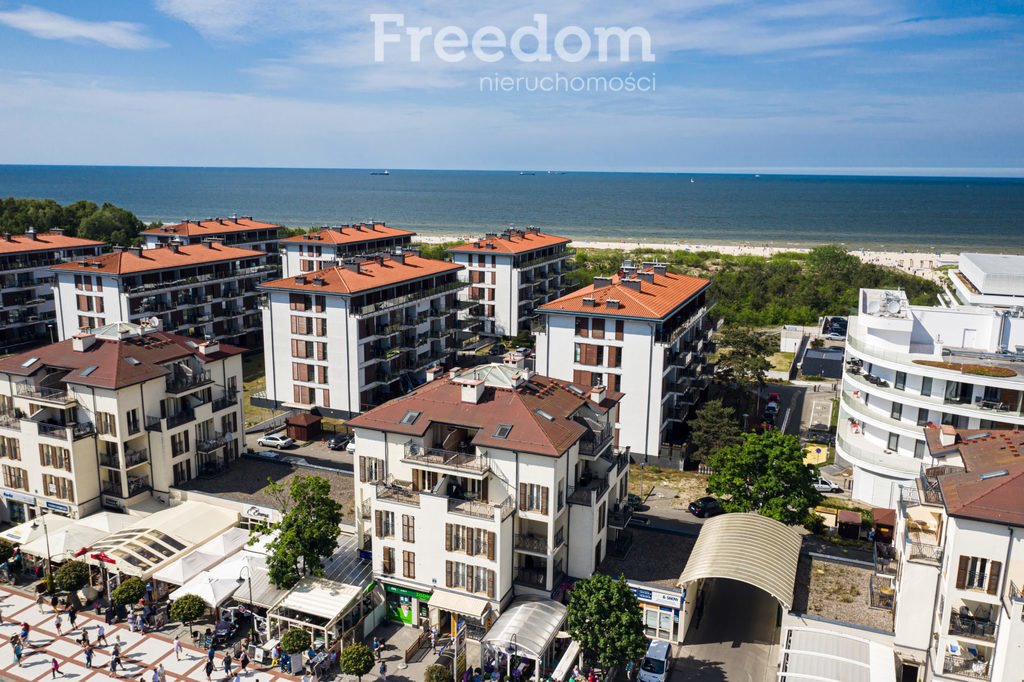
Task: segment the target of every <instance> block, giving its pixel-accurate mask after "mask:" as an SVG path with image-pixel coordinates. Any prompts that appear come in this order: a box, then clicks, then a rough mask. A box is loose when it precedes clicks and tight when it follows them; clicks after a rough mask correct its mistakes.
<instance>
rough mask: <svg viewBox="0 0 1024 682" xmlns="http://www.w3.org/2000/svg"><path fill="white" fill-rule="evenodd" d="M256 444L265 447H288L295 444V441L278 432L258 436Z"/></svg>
mask: <svg viewBox="0 0 1024 682" xmlns="http://www.w3.org/2000/svg"><path fill="white" fill-rule="evenodd" d="M256 445H259V446H261V447H265V448H290V447H291V446H293V445H295V441H294V440H292V439H291V438H289V437H288V436H285V435H282V434H280V433H271V434H269V435H266V436H260V438H259V439H258V440H257V441H256Z"/></svg>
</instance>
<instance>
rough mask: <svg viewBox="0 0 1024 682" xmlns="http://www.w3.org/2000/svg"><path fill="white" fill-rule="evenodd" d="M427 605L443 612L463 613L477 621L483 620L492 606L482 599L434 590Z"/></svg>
mask: <svg viewBox="0 0 1024 682" xmlns="http://www.w3.org/2000/svg"><path fill="white" fill-rule="evenodd" d="M427 604H429V605H430V606H431V607H433V608H438V609H441V610H442V611H451V612H453V613H461V614H462V615H464V616H472V617H473V618H477V619H480V618H483V616H484V614H485V613H487V608H488V607H489V606H490V604H488V603H487V602H486V601H484V600H482V599H475V598H473V597H470V596H469V595H466V594H456V593H455V592H442V591H440V590H434V593H433V594H432V595H430V601H428V602H427Z"/></svg>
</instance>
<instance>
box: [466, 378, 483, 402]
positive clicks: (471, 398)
mask: <svg viewBox="0 0 1024 682" xmlns="http://www.w3.org/2000/svg"><path fill="white" fill-rule="evenodd" d="M460 383H461V384H462V402H464V403H473V404H474V405H476V404H477V403H479V402H480V396H482V395H483V394H484V388H485V387H486V384H484V380H483V379H466V380H464V381H462V382H460Z"/></svg>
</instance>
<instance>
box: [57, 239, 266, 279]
mask: <svg viewBox="0 0 1024 682" xmlns="http://www.w3.org/2000/svg"><path fill="white" fill-rule="evenodd" d="M264 255H266V254H265V253H263V252H262V251H253V250H252V249H242V248H239V247H237V246H225V245H223V244H220V243H217V242H208V243H207V244H184V245H182V246H179V247H177V250H175V249H174V248H172V247H169V246H166V247H159V248H153V249H142V254H141V255H138V254H137V253H136V252H135V251H133V250H126V251H121V252H114V253H105V254H103V255H101V256H90V257H88V258H85V259H83V260H82V261H72V262H69V263H62V264H61V265H54V266H53V267H52V268H51V270H70V271H73V272H83V273H91V274H95V273H97V272H99V273H104V274H108V275H128V274H132V273H137V272H148V271H150V270H167V269H169V268H182V267H188V266H192V265H202V264H206V263H219V262H222V261H236V260H239V259H241V258H257V257H259V256H264ZM82 263H86V265H83V264H82ZM92 263H99V267H97V266H95V265H92Z"/></svg>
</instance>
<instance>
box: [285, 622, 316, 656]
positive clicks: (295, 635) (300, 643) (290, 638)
mask: <svg viewBox="0 0 1024 682" xmlns="http://www.w3.org/2000/svg"><path fill="white" fill-rule="evenodd" d="M311 641H312V640H311V639H310V637H309V633H308V632H306V631H305V630H303V629H301V628H291V629H289V630H285V632H284V634H283V635H281V651H283V652H285V653H286V654H298V653H301V652H303V651H305V650H306V649H308V648H309V643H310V642H311Z"/></svg>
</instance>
